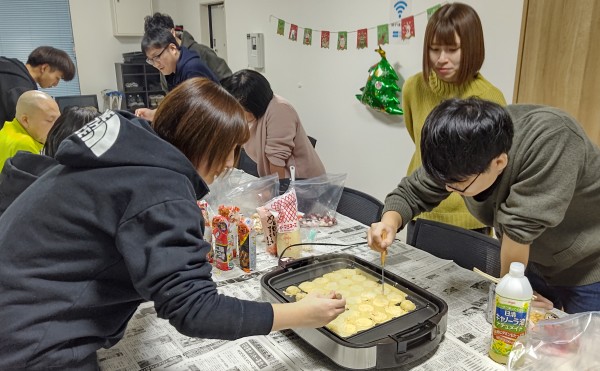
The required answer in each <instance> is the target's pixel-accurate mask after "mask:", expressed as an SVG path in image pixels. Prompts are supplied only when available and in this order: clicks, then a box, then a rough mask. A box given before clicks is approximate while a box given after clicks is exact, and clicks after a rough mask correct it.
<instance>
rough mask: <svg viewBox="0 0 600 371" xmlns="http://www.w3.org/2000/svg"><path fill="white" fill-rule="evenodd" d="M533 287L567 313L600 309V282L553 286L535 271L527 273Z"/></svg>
mask: <svg viewBox="0 0 600 371" xmlns="http://www.w3.org/2000/svg"><path fill="white" fill-rule="evenodd" d="M525 275H526V276H527V278H528V279H529V282H530V283H531V287H533V289H534V290H535V291H537V292H538V293H539V294H540V295H542V296H544V297H545V298H547V299H548V300H551V301H552V302H553V303H554V307H555V308H559V309H562V310H563V311H565V312H567V313H580V312H589V311H597V310H600V282H596V283H592V284H589V285H584V286H552V285H548V284H547V283H546V281H545V280H544V279H543V278H542V277H540V276H539V275H537V274H536V273H535V272H533V271H532V270H531V269H528V270H527V273H526V274H525Z"/></svg>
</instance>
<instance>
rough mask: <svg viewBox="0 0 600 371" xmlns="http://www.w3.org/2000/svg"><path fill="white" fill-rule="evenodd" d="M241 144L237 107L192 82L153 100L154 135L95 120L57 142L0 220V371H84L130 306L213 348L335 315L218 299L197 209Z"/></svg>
mask: <svg viewBox="0 0 600 371" xmlns="http://www.w3.org/2000/svg"><path fill="white" fill-rule="evenodd" d="M248 136H249V132H248V127H247V124H246V120H245V118H244V111H243V109H242V107H241V106H240V105H239V103H238V102H237V101H236V99H235V98H233V97H232V96H231V95H230V94H229V93H227V92H226V91H225V90H224V89H223V88H221V87H220V86H219V85H217V84H215V83H213V82H211V81H209V80H206V79H200V78H194V79H190V80H187V81H185V82H183V83H182V84H180V85H179V86H178V87H177V88H175V89H174V90H173V91H172V92H171V94H169V95H168V96H167V97H166V100H165V101H163V103H162V104H161V105H160V107H159V108H158V111H157V113H156V118H155V121H154V130H153V128H151V127H150V126H149V125H148V123H147V122H146V121H143V120H139V119H136V118H135V116H133V115H130V114H124V115H122V114H119V113H115V112H111V111H107V112H105V113H104V114H102V115H101V116H100V117H98V118H96V119H95V120H94V121H92V122H90V123H89V124H87V125H86V126H84V127H83V128H81V129H80V130H78V131H77V132H76V133H75V134H74V135H71V136H70V137H69V138H67V139H66V140H65V141H64V142H63V143H62V144H61V145H60V148H59V149H58V152H57V154H56V160H57V161H58V162H59V164H58V165H56V166H53V167H52V168H51V169H49V170H48V171H47V172H45V173H44V174H43V175H42V176H41V177H40V178H39V179H38V180H37V181H35V182H34V183H33V184H32V185H31V186H29V188H27V189H26V190H25V191H24V192H23V193H22V194H21V196H19V197H18V198H17V199H16V200H15V201H14V202H13V204H12V205H11V206H10V207H9V208H8V209H7V210H6V212H5V213H4V214H3V215H2V216H1V217H0V292H1V293H2V295H0V328H2V331H1V332H0V369H2V370H7V369H10V370H15V369H17V370H19V369H27V370H47V369H50V368H53V369H57V370H58V369H60V370H71V369H73V370H97V368H98V363H97V359H96V350H98V349H99V348H101V347H105V348H108V347H110V346H112V345H114V344H116V343H117V342H118V341H119V340H120V339H121V337H122V336H123V333H124V331H125V328H126V326H127V322H128V321H129V319H130V318H131V316H132V315H133V313H135V311H136V308H137V307H138V305H139V304H140V303H141V302H143V301H153V302H154V307H155V308H156V313H157V315H158V316H159V317H160V318H164V319H168V320H169V322H170V323H171V324H172V325H173V326H174V327H175V328H176V329H177V330H178V331H179V332H181V333H182V334H184V335H187V336H191V337H205V338H218V339H238V338H241V337H245V336H251V335H266V334H268V333H269V332H271V331H278V330H281V329H286V328H293V327H312V328H315V327H321V326H324V325H325V324H327V323H329V322H330V321H331V320H333V319H334V318H336V317H337V315H339V314H340V313H342V312H343V311H344V310H345V304H346V302H345V300H344V299H337V298H336V294H335V293H334V292H330V293H329V295H328V297H318V296H316V295H309V296H307V297H306V298H304V299H302V300H301V301H299V302H295V303H288V304H270V303H264V302H253V301H246V300H240V299H237V298H233V297H228V296H225V295H221V294H219V293H218V292H217V288H216V284H215V282H213V281H212V279H211V269H212V266H211V264H210V263H208V262H207V260H206V254H207V252H208V251H209V249H210V246H209V244H208V243H207V242H205V241H204V240H203V233H204V232H205V231H204V220H203V219H202V216H201V213H200V212H199V210H198V206H197V204H196V200H197V199H200V198H202V197H204V196H205V195H206V194H207V193H208V186H207V183H208V184H210V183H211V182H212V180H213V179H214V177H215V176H216V175H218V174H220V173H222V172H223V171H226V170H227V168H228V167H231V166H233V165H234V162H235V157H236V155H237V153H238V151H239V148H240V146H241V145H242V144H243V143H244V142H245V141H246V140H247V139H248ZM216 314H218V315H219V316H221V318H222V320H221V321H215V320H214V319H215V315H216Z"/></svg>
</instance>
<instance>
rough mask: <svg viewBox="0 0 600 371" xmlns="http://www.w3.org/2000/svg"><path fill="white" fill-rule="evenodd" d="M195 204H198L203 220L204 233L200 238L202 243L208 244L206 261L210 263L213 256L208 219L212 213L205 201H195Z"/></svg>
mask: <svg viewBox="0 0 600 371" xmlns="http://www.w3.org/2000/svg"><path fill="white" fill-rule="evenodd" d="M196 204H198V207H199V208H200V211H201V212H202V218H203V219H204V232H203V234H202V237H203V238H204V241H206V242H208V243H209V244H210V250H209V251H208V253H207V254H206V260H207V261H208V262H210V263H212V262H213V256H214V246H213V241H212V228H211V226H210V217H211V216H212V215H214V212H213V211H212V209H211V207H210V205H209V204H208V202H206V201H205V200H199V201H196Z"/></svg>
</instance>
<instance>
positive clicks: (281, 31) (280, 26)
mask: <svg viewBox="0 0 600 371" xmlns="http://www.w3.org/2000/svg"><path fill="white" fill-rule="evenodd" d="M284 33H285V21H284V20H283V19H280V20H278V21H277V35H281V36H283V34H284Z"/></svg>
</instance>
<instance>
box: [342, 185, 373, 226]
mask: <svg viewBox="0 0 600 371" xmlns="http://www.w3.org/2000/svg"><path fill="white" fill-rule="evenodd" d="M382 211H383V203H382V202H381V201H379V200H378V199H376V198H375V197H373V196H371V195H368V194H366V193H364V192H361V191H357V190H356V189H352V188H348V187H344V189H343V191H342V197H341V198H340V202H339V203H338V206H337V212H338V213H340V214H342V215H346V216H347V217H349V218H352V219H354V220H356V221H358V222H361V223H362V224H364V225H367V226H370V225H371V224H372V223H375V222H378V221H379V220H380V219H381V212H382Z"/></svg>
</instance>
